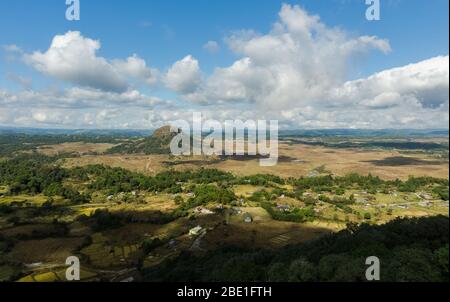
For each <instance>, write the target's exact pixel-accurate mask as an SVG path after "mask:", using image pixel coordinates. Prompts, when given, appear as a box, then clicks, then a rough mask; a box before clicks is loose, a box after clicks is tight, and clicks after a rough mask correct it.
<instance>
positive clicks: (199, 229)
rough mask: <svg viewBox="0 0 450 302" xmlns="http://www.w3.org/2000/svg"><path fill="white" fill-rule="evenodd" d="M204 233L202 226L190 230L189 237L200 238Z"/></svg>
mask: <svg viewBox="0 0 450 302" xmlns="http://www.w3.org/2000/svg"><path fill="white" fill-rule="evenodd" d="M202 231H203V228H202V227H201V226H199V225H198V226H196V227H195V228H192V229H190V230H189V236H198V235H200V233H201V232H202Z"/></svg>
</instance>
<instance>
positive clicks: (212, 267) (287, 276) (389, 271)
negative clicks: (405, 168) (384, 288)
mask: <svg viewBox="0 0 450 302" xmlns="http://www.w3.org/2000/svg"><path fill="white" fill-rule="evenodd" d="M448 247H449V219H448V217H444V216H435V217H427V218H411V219H397V220H394V221H391V222H389V223H387V224H384V225H367V224H363V225H360V226H356V225H349V226H348V228H347V229H346V230H343V231H340V232H339V233H335V234H331V235H327V236H325V237H322V238H321V239H318V240H315V241H311V242H308V243H306V244H301V245H293V246H288V247H284V248H281V249H277V250H265V249H253V250H245V249H242V248H236V247H226V248H222V249H220V250H215V251H211V252H208V253H206V254H204V255H198V254H192V253H190V252H183V253H182V254H181V255H180V256H179V257H178V258H175V259H173V260H168V261H165V262H164V263H162V264H160V265H159V266H157V267H154V268H149V269H143V274H144V276H145V279H146V280H147V281H168V282H177V281H182V282H188V281H189V282H205V281H222V282H244V281H257V282H262V281H272V282H278V281H288V282H310V281H326V282H328V281H343V282H354V281H366V278H365V271H366V269H367V265H366V264H365V260H366V258H367V257H370V256H377V257H378V258H379V259H380V263H381V269H380V270H381V281H382V282H390V281H437V282H448V281H449V271H448V265H449V261H448V259H449V253H448Z"/></svg>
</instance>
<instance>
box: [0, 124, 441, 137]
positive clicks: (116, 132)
mask: <svg viewBox="0 0 450 302" xmlns="http://www.w3.org/2000/svg"><path fill="white" fill-rule="evenodd" d="M154 131H155V130H150V129H149V130H137V129H129V130H128V129H127V130H122V129H110V130H107V129H98V130H97V129H39V128H14V127H1V126H0V134H27V135H96V136H103V135H104V136H123V137H148V136H150V135H151V134H153V132H154ZM279 136H280V137H286V136H293V137H295V136H303V137H318V136H319V137H320V136H341V137H345V136H352V137H354V136H358V137H423V136H427V137H448V136H449V130H448V129H424V130H421V129H373V130H371V129H304V130H303V129H292V130H280V131H279Z"/></svg>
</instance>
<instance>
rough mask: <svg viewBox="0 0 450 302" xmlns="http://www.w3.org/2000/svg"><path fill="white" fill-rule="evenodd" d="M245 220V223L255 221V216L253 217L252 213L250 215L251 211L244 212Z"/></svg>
mask: <svg viewBox="0 0 450 302" xmlns="http://www.w3.org/2000/svg"><path fill="white" fill-rule="evenodd" d="M244 222H245V223H252V222H253V217H252V215H250V213H245V214H244Z"/></svg>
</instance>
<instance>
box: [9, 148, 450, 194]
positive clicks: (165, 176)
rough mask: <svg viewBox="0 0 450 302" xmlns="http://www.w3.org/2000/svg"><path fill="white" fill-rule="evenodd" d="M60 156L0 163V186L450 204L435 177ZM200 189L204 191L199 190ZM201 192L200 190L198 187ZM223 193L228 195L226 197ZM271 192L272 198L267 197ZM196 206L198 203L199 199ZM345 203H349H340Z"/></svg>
mask: <svg viewBox="0 0 450 302" xmlns="http://www.w3.org/2000/svg"><path fill="white" fill-rule="evenodd" d="M57 159H59V158H58V157H47V156H43V155H38V154H31V155H30V154H23V155H19V156H15V157H13V158H12V159H9V160H4V161H2V162H0V184H2V185H8V186H9V193H10V194H20V193H27V194H40V193H43V194H45V195H47V196H57V195H58V196H63V197H66V198H68V199H70V200H72V201H74V202H77V203H82V202H85V201H87V200H88V199H89V192H94V191H104V192H106V193H108V194H117V193H119V192H131V191H135V190H144V191H150V192H166V193H172V194H176V193H180V192H193V191H194V190H195V185H207V184H214V185H215V186H216V187H218V188H222V189H223V190H225V189H229V188H230V187H231V186H233V185H239V184H253V185H261V186H265V187H270V188H272V190H271V191H270V192H266V191H261V192H256V193H255V194H254V195H253V196H252V197H251V200H253V201H271V200H274V199H275V198H276V197H279V196H281V195H283V194H284V195H286V196H289V197H292V198H297V199H301V200H303V199H304V198H302V195H303V193H304V192H305V191H307V190H312V191H314V192H318V193H320V192H333V193H335V194H336V195H342V194H343V193H344V192H345V191H346V190H347V189H358V190H367V192H368V193H373V194H374V193H377V192H383V193H389V192H390V191H393V190H398V191H401V192H417V191H418V190H422V189H429V190H430V191H432V192H433V194H435V195H437V196H439V197H440V198H442V199H445V200H448V185H449V184H448V180H447V179H437V178H433V177H410V178H409V179H408V180H407V181H401V180H393V181H384V180H382V179H380V178H379V177H376V176H372V175H370V174H369V175H367V176H362V175H358V174H349V175H346V176H343V177H340V176H331V175H328V176H318V177H300V178H296V179H294V178H289V179H282V178H280V177H278V176H274V175H267V174H257V175H253V176H244V177H237V176H235V175H233V174H231V173H228V172H223V171H220V170H217V169H203V168H202V169H197V170H187V171H172V170H170V171H165V172H162V173H159V174H157V175H155V176H147V175H144V174H140V173H136V172H132V171H129V170H125V169H122V168H111V167H106V166H102V165H90V166H85V167H77V168H72V169H65V168H62V167H60V166H59V165H58V164H56V160H57ZM65 180H72V181H75V182H77V181H78V182H79V183H86V185H84V186H85V189H86V190H84V191H85V194H86V195H83V194H80V193H79V192H78V191H76V190H75V189H73V188H71V187H70V186H66V185H64V183H65ZM284 184H290V185H292V186H293V188H294V190H293V192H292V191H288V190H286V189H283V188H282V187H281V185H284ZM200 188H202V187H200ZM198 190H200V189H198ZM224 194H225V193H224ZM267 194H269V195H270V196H268V195H267ZM196 202H198V201H196ZM338 203H345V202H338Z"/></svg>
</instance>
